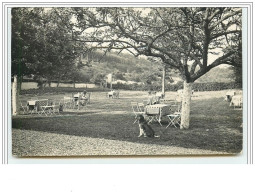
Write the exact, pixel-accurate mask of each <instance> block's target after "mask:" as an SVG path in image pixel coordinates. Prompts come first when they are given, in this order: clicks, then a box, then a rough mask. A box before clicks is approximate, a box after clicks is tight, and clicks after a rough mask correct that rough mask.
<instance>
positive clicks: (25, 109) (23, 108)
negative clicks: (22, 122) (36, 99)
mask: <svg viewBox="0 0 255 195" xmlns="http://www.w3.org/2000/svg"><path fill="white" fill-rule="evenodd" d="M20 111H21V112H22V113H23V114H28V111H29V109H28V106H27V105H23V104H22V102H21V101H20Z"/></svg>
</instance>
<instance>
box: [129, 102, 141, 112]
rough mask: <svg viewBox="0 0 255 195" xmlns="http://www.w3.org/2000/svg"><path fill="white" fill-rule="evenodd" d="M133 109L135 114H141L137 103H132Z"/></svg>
mask: <svg viewBox="0 0 255 195" xmlns="http://www.w3.org/2000/svg"><path fill="white" fill-rule="evenodd" d="M131 107H132V110H133V112H139V109H138V103H137V102H131Z"/></svg>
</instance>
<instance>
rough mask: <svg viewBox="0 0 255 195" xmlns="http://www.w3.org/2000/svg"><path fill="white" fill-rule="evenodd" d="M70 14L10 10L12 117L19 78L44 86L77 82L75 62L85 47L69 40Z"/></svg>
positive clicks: (55, 10) (65, 11) (59, 10)
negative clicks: (37, 80)
mask: <svg viewBox="0 0 255 195" xmlns="http://www.w3.org/2000/svg"><path fill="white" fill-rule="evenodd" d="M70 13H71V9H66V8H13V9H12V76H13V77H14V78H15V79H14V81H17V84H16V83H15V82H14V85H13V88H16V87H17V89H14V90H13V92H17V93H15V94H13V100H15V101H13V108H14V110H15V112H14V111H13V114H18V113H16V111H18V109H17V108H16V107H17V101H18V94H19V91H20V89H21V83H22V78H23V76H30V75H33V76H34V78H38V79H39V80H42V79H46V80H47V82H48V83H50V82H51V81H52V80H58V81H59V80H67V79H70V77H71V78H77V58H78V56H79V54H80V52H81V51H83V48H84V47H85V45H84V44H82V45H81V44H80V43H76V42H74V41H73V40H72V32H73V31H72V30H73V23H72V19H71V15H70ZM79 68H80V67H79ZM71 73H73V75H70V74H71ZM16 77H17V78H16ZM14 96H15V97H16V98H14Z"/></svg>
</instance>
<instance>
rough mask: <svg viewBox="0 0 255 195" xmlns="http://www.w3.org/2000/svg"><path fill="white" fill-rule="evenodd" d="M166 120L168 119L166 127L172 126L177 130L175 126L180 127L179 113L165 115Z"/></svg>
mask: <svg viewBox="0 0 255 195" xmlns="http://www.w3.org/2000/svg"><path fill="white" fill-rule="evenodd" d="M167 117H168V119H169V124H168V125H167V126H166V128H167V127H169V126H170V125H171V126H174V127H175V128H177V125H179V126H180V125H181V113H180V112H175V113H173V114H169V115H167Z"/></svg>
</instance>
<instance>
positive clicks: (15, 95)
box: [12, 75, 19, 116]
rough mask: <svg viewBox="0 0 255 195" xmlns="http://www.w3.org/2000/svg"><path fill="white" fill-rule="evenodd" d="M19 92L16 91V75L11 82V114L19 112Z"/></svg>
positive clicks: (14, 114)
mask: <svg viewBox="0 0 255 195" xmlns="http://www.w3.org/2000/svg"><path fill="white" fill-rule="evenodd" d="M18 102H19V93H18V77H17V75H15V76H14V81H13V84H12V115H13V116H16V115H18V114H19V106H18Z"/></svg>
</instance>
